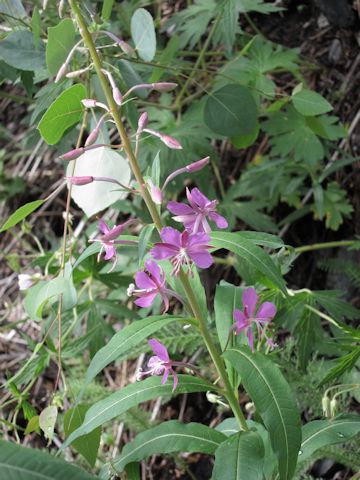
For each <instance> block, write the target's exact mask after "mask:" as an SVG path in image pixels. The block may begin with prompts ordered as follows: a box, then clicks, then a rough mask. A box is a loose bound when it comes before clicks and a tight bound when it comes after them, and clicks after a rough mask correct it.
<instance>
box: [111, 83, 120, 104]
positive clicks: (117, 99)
mask: <svg viewBox="0 0 360 480" xmlns="http://www.w3.org/2000/svg"><path fill="white" fill-rule="evenodd" d="M112 96H113V99H114V100H115V103H116V105H119V106H120V105H121V103H122V95H121V93H120V90H119V89H118V87H115V88H113V89H112Z"/></svg>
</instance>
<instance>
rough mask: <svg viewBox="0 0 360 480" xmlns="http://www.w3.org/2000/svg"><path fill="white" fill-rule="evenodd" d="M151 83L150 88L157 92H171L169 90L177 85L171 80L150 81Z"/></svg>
mask: <svg viewBox="0 0 360 480" xmlns="http://www.w3.org/2000/svg"><path fill="white" fill-rule="evenodd" d="M151 85H152V88H153V89H154V90H157V91H158V92H171V90H174V88H176V87H177V83H172V82H158V83H152V84H151Z"/></svg>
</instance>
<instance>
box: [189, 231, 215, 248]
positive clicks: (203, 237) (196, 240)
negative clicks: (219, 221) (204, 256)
mask: <svg viewBox="0 0 360 480" xmlns="http://www.w3.org/2000/svg"><path fill="white" fill-rule="evenodd" d="M209 242H210V237H209V235H207V234H206V233H204V232H198V233H193V234H192V235H189V239H188V248H189V247H194V246H195V245H196V246H197V245H199V246H201V245H203V246H204V248H205V247H206V245H207V244H208V243H209Z"/></svg>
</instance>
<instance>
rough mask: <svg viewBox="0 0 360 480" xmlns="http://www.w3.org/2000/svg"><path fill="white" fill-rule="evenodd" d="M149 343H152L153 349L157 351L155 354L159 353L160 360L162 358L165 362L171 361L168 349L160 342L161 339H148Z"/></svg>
mask: <svg viewBox="0 0 360 480" xmlns="http://www.w3.org/2000/svg"><path fill="white" fill-rule="evenodd" d="M148 344H149V345H150V347H151V349H152V351H153V352H154V353H155V355H157V356H158V357H159V358H160V360H162V361H163V362H169V361H170V358H169V354H168V351H167V349H166V347H165V345H163V344H162V343H161V342H159V340H156V338H151V339H150V340H149V341H148Z"/></svg>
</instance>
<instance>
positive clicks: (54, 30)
mask: <svg viewBox="0 0 360 480" xmlns="http://www.w3.org/2000/svg"><path fill="white" fill-rule="evenodd" d="M75 34H76V32H75V28H74V25H73V22H72V20H71V19H70V18H64V20H61V22H60V23H58V24H57V25H55V27H49V28H48V43H47V45H46V65H47V68H48V70H49V72H50V73H51V75H56V74H57V73H58V70H59V69H60V67H61V66H62V64H63V63H64V62H65V60H66V57H67V56H68V54H69V52H70V50H71V49H72V47H73V46H74V45H75Z"/></svg>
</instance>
